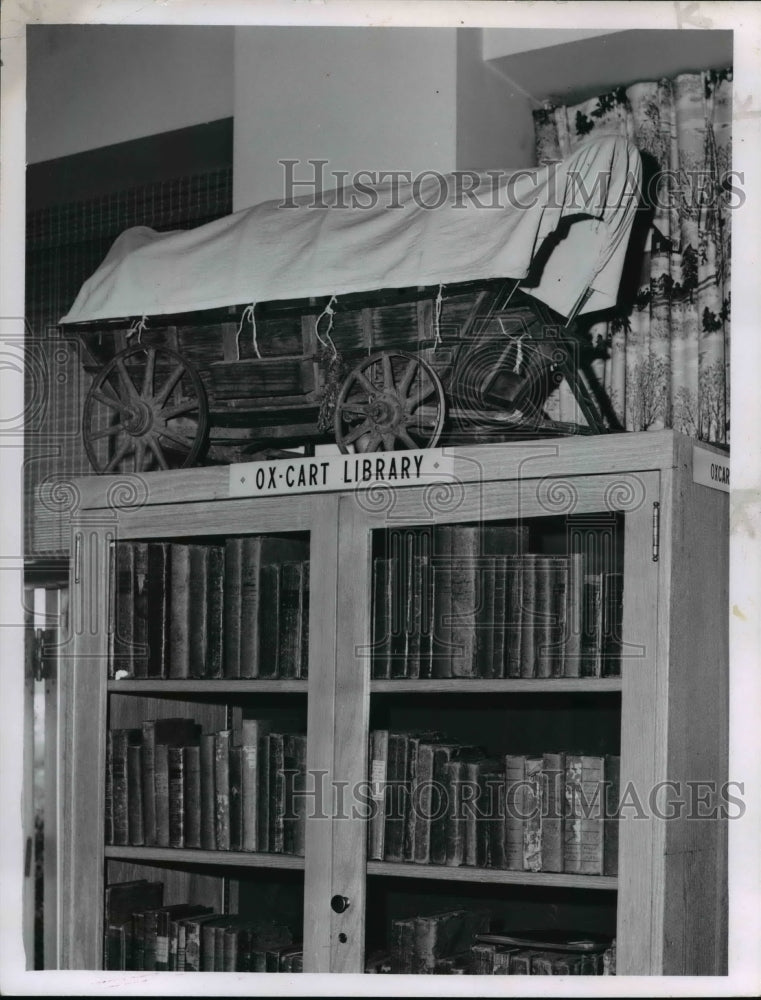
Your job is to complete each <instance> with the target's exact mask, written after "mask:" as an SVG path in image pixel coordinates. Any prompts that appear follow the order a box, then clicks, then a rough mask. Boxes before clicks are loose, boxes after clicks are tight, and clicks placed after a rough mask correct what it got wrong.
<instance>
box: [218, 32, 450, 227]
mask: <svg viewBox="0 0 761 1000" xmlns="http://www.w3.org/2000/svg"><path fill="white" fill-rule="evenodd" d="M456 141H457V135H456V30H455V29H453V28H435V29H433V28H422V29H418V28H315V27H312V28H308V27H255V28H248V27H246V28H236V30H235V141H234V159H233V177H234V205H235V208H236V210H237V209H239V208H244V207H246V206H249V205H253V204H256V203H258V202H260V201H265V200H267V199H270V198H280V197H282V195H283V178H284V172H283V168H282V167H281V166H280V164H279V163H278V160H280V159H285V158H290V159H298V160H301V161H303V163H304V166H303V167H302V168H298V169H296V170H295V172H294V173H295V176H296V177H311V176H312V168H311V167H309V166H308V165H307V163H306V161H307V160H309V159H325V160H329V164H328V166H327V167H326V168H325V170H326V172H327V171H330V170H348V171H350V172H351V173H353V172H354V171H357V170H361V169H367V170H376V171H378V170H410V171H412V172H413V173H417V172H419V171H422V170H440V171H448V170H453V169H454V167H455V165H456ZM335 186H336V184H335V183H331V182H330V180H329V179H328V178H327V177H326V182H325V184H324V187H325V188H326V189H328V188H332V187H335ZM296 193H299V192H298V191H297V192H296ZM302 193H305V192H302Z"/></svg>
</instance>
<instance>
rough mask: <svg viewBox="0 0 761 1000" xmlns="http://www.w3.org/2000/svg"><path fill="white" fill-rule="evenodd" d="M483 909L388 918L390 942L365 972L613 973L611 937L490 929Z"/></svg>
mask: <svg viewBox="0 0 761 1000" xmlns="http://www.w3.org/2000/svg"><path fill="white" fill-rule="evenodd" d="M490 922H491V918H490V914H489V913H488V912H485V911H478V910H467V909H455V910H446V911H444V912H440V913H433V914H430V915H425V916H413V917H406V918H402V919H396V920H392V921H391V935H390V942H389V943H390V947H389V949H388V950H387V951H380V952H376V953H374V954H373V955H372V956H370V958H369V960H368V962H367V963H366V969H365V971H366V972H370V973H396V974H408V975H409V974H412V975H481V976H484V975H486V976H494V975H513V976H516V975H523V976H532V975H544V976H560V975H566V976H567V975H575V976H585V975H591V976H599V975H615V939H612V940H611V939H610V938H603V937H600V936H596V935H591V936H581V937H580V936H579V935H571V934H564V933H563V932H552V931H550V932H546V931H545V932H536V933H530V934H524V935H513V934H494V933H490V932H489V926H490Z"/></svg>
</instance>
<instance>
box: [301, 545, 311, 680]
mask: <svg viewBox="0 0 761 1000" xmlns="http://www.w3.org/2000/svg"><path fill="white" fill-rule="evenodd" d="M299 650H300V652H299V677H308V676H309V560H308V559H305V560H304V562H303V563H302V570H301V635H300V644H299Z"/></svg>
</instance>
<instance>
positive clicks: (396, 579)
mask: <svg viewBox="0 0 761 1000" xmlns="http://www.w3.org/2000/svg"><path fill="white" fill-rule="evenodd" d="M407 537H408V536H407V535H405V532H404V531H390V532H389V551H390V553H391V676H392V677H395V678H402V677H406V676H407V670H408V664H407V641H408V634H407V621H408V615H409V613H410V611H409V608H408V601H409V600H411V598H412V587H411V581H410V580H408V577H407V573H408V568H409V572H410V575H411V573H412V561H411V556H410V555H409V554H408V548H407ZM411 537H412V536H411V535H410V536H409V538H410V539H411Z"/></svg>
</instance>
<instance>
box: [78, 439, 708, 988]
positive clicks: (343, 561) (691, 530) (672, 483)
mask: <svg viewBox="0 0 761 1000" xmlns="http://www.w3.org/2000/svg"><path fill="white" fill-rule="evenodd" d="M697 447H700V448H704V449H705V450H710V449H707V448H706V446H703V445H700V446H698V445H697V444H696V443H694V442H692V441H691V440H689V439H687V438H684V437H681V436H679V435H677V434H674V433H672V432H670V431H663V432H656V433H647V434H627V435H615V436H610V437H596V438H574V439H553V440H542V441H534V442H521V443H510V444H497V445H482V446H478V447H469V448H457V449H451V450H449V449H448V450H446V452H445V453H444V454H446V455H447V456H448V458H449V459H450V460H451V473H452V474H451V477H450V483H449V485H448V486H447V485H446V484H435V483H429V484H427V485H426V484H424V485H405V486H403V487H399V488H396V489H375V490H370V491H359V492H357V491H355V490H354V489H352V488H351V487H347V488H346V489H345V490H336V491H333V492H325V491H323V492H313V493H300V494H293V495H290V496H273V497H266V496H265V497H232V496H231V495H230V482H231V476H232V475H234V474H235V472H236V469H237V468H242V467H236V466H232V467H225V468H207V469H193V470H187V471H176V472H156V473H147V474H143V475H142V476H140V477H129V476H127V477H119V479H117V478H116V477H104V478H92V479H86V480H81V481H79V483H78V488H79V496H80V505H79V508H78V511H77V516H76V520H75V521H74V522H73V524H72V531H73V538H72V542H73V544H72V552H73V553H74V556H73V558H72V572H71V594H72V599H71V608H70V633H71V637H70V639H69V643H68V646H67V648H66V650H65V658H64V670H63V674H64V679H63V688H64V706H65V708H64V713H63V715H62V733H63V736H62V755H61V760H60V788H61V793H62V794H61V803H62V806H61V815H60V859H61V864H60V886H59V900H60V940H61V953H60V966H61V967H62V968H71V969H97V968H101V967H102V965H101V963H102V940H103V889H104V880H105V879H106V878H108V879H109V880H110V881H117V880H120V879H128V878H135V877H143V876H144V875H145V874H146V873H150V874H152V875H158V877H161V878H162V879H163V880H164V882H165V886H166V899H165V901H166V902H175V901H183V900H185V899H187V898H190V897H191V896H192V898H193V900H194V901H198V900H199V899H200V898H201V897H203V898H204V899H208V900H209V902H210V903H211V904H212V905H214V906H215V907H225V908H227V909H228V910H229V911H230V912H236V911H237V910H238V908H239V907H240V908H241V912H242V911H243V909H244V907H245V903H246V900H247V899H251V898H255V899H257V900H259V901H260V902H261V901H262V900H267V899H268V898H275V899H278V900H281V901H282V899H283V898H285V896H286V895H287V893H290V896H288V898H289V899H296V900H297V903H296V904H295V905H297V906H299V907H302V906H303V941H304V971H305V972H360V971H362V970H363V968H364V964H363V963H364V957H365V949H366V947H367V948H368V950H369V948H370V947H371V945H372V943H373V935H377V934H378V928H379V927H382V926H383V924H384V921H385V922H387V921H388V919H389V917H390V916H394V915H395V914H402V915H409V914H410V913H414V912H416V908H417V909H418V910H421V911H422V910H425V911H427V912H433V911H434V909H433V908H435V906H436V905H438V904H442V905H443V904H444V903H445V902H446V904H447V905H449V904H451V903H452V902H460V903H462V902H464V903H467V902H468V901H472V900H476V901H477V902H478V903H479V905H486V906H487V907H490V908H491V909H492V910H493V911H494V912H495V913H500V914H502V915H507V916H508V917H509V916H510V914H513V915H515V914H516V913H518V912H520V913H522V914H523V917H524V919H525V920H526V921H527V922H528V923H529V924H530V925H531V926H533V927H542V926H549V925H550V923H551V922H552V920H556V921H557V920H560V921H562V922H563V924H564V926H567V927H572V928H575V926H578V929H579V930H587V931H589V930H595V929H601V928H602V929H606V930H608V931H609V932H611V933H613V934H615V936H616V938H617V950H618V959H617V960H618V970H617V971H618V974H624V975H625V974H664V975H667V974H674V975H686V974H721V973H723V972H725V971H726V952H727V945H726V822H725V821H724V820H723V819H722V818H720V817H717V816H716V815H713V816H710V815H709V816H708V817H706V815H705V814H706V812H710V809H711V808H712V807H713V806H715V801H714V800H713V799H710V796H709V798H708V799H706V795H708V793H707V792H705V791H704V792H703V793H702V794H703V798H704V803H705V802H709V805H705V804H703V805H700V803H697V802H696V797H697V798H699V797H700V794H701V793H700V792H699V787H702V786H698V785H697V784H696V783H700V782H715V783H717V785H718V787H719V788H721V786H722V784H723V783H724V782H726V780H727V744H728V736H727V703H728V637H727V636H728V626H727V600H728V595H727V587H728V503H727V500H728V497H727V494H726V493H723V492H719V491H717V490H714V489H710V488H708V487H706V486H703V485H699V484H697V483H694V482H693V476H692V463H693V452H694V449H695V448H697ZM340 460H341V459H339V458H338V457H336V458H335V459H331V461H336V462H337V461H340ZM611 512H618V520H617V522H616V523H617V524H619V525H620V527H621V533H622V534H621V538H620V540H619V542H620V545H621V552H622V564H623V580H624V603H623V624H622V640H623V643H624V649H625V653H624V655H623V656H622V670H621V676H620V677H601V678H598V677H589V678H571V677H565V678H563V677H560V678H551V679H520V678H516V679H440V680H436V679H430V680H409V679H399V680H374V679H371V671H370V660H369V657H368V656H367V653H366V650H367V648H368V647H369V645H370V643H371V641H372V634H371V632H372V612H371V601H370V592H371V581H372V560H373V538H374V533H375V532H379V531H382V530H384V529H386V528H388V527H389V526H393V527H398V526H402V527H403V526H419V525H428V524H457V523H481V522H483V523H486V522H490V521H495V520H496V521H506V522H516V521H520V522H521V523H527V524H530V525H531V531H532V532H534V533H535V535H536V537H537V538H538V537H541V535H542V528H543V525H544V524H545V519H546V524H547V525H555V530H557V526H558V525H562V524H563V523H565V519H567V518H568V517H569V516H571V517H575V516H576V515H581V516H587V515H594V514H602V515H605V516H608V517H609V516H610V515H611ZM548 530H549V529H548ZM247 532H250V533H258V534H265V533H283V532H299V533H302V535H303V537H307V536H308V538H309V545H310V550H309V551H310V563H311V568H310V575H311V591H310V607H309V621H310V627H309V676H308V679H306V680H246V681H242V680H195V681H192V680H177V681H169V680H130V679H126V680H108V678H107V646H108V637H107V630H108V609H109V597H108V586H107V579H108V574H107V567H108V559H109V546H110V543H111V542H112V540H113V539H114V538H119V539H143V540H152V539H154V540H155V539H169V538H175V539H176V538H178V537H181V538H183V539H189V538H193V537H194V536H201V537H204V538H208V537H219V536H222V537H225V536H228V535H233V534H234V535H242V534H245V533H247ZM258 705H263V706H265V707H267V706H276V710H277V711H284V712H285V713H286V714H288V713H291V714H294V713H295V715H297V716H298V717H299V718H300V719H302V720H303V721H304V722H305V723H306V731H307V769H308V772H309V773H312V774H313V773H317V772H321V773H322V774H324V776H325V785H324V786H323V787H325V788H328V789H330V788H331V787H333V786H331V784H330V782H336V783H338V784H339V785H340V787H341V788H342V789H344V790H347V789H351V788H354V787H356V785H357V784H358V783H361V782H363V781H364V780H365V779H366V777H367V771H368V736H369V732H370V730H371V728H375V727H378V726H380V727H382V726H385V727H386V728H393V727H395V726H397V727H402V728H409V727H415V726H420V725H423V724H425V725H426V727H427V725H428V721H429V720H433V721H434V722H435V723H436V724H437V725H438V724H439V723H442V724H444V725H447V726H453V727H454V728H455V730H456V731H457V732H458V734H459V735H460V736H462V737H463V738H464V739H465V738H473V736H474V734H475V735H476V736H482V737H483V739H485V740H486V741H487V742H488V741H491V742H492V744H493V745H494V746H495V747H496V749H497V750H499V751H504V749H505V746H506V745H507V744H508V743H509V742H510V738H509V734H510V733H511V732H512V733H515V734H518V735H519V734H521V733H522V734H523V736H524V738H525V739H527V740H529V741H530V740H531V739H533V740H534V743H536V741H537V740H538V741H541V739H542V738H544V740H545V744H546V742H547V740H548V739H549V737H548V736H547V735H546V733H547V732H549V731H552V729H551V727H555V729H556V730H557V731H558V732H559V733H562V734H563V737H562V738H564V739H569V740H574V739H578V740H581V739H583V738H585V737H586V736H589V738H590V739H591V740H592V742H594V743H595V746H598V745H599V746H601V747H603V748H604V749H605V750H606V752H613V753H620V757H621V783H622V788H623V787H627V786H628V787H630V788H632V789H634V791H635V793H636V795H637V796H638V798H639V801H640V803H641V806H642V808H641V809H638V808H636V806H635V807H633V808H632V809H630V810H629V811H628V812H627V811H626V810H625V811H624V813H623V817H622V820H621V823H620V837H619V864H618V874H617V876H592V875H578V874H552V873H548V872H542V871H539V872H520V871H508V870H497V869H489V868H486V869H476V868H470V867H457V868H451V867H450V868H448V867H444V866H433V865H421V864H411V863H410V864H401V863H392V862H387V861H369V862H368V861H367V854H366V843H367V830H366V820H365V819H364V818H362V817H361V816H352V810H351V805H352V800H351V796H350V793H349V792H348V791H346V792H345V801H344V803H343V805H344V810H343V812H342V811H341V810H339V809H336V808H334V809H332V810H326V813H330V818H320V817H318V818H314V819H308V820H307V826H306V850H305V857H304V858H300V857H295V856H288V855H272V854H264V853H259V854H256V853H246V852H209V851H201V850H173V849H170V848H156V847H126V846H124V847H114V846H110V847H106V848H104V846H103V845H104V823H103V815H104V807H103V802H104V780H105V779H104V759H105V747H106V731H107V724H108V723H109V720H110V724H111V725H118V726H129V725H134V724H139V721H140V720H141V719H146V718H152V717H156V716H159V715H162V714H164V715H190V714H193V715H194V717H195V718H196V719H197V720H198V721H201V722H202V723H203V724H204V725H205V726H206V727H211V728H214V727H216V728H220V727H224V726H225V725H229V723H230V719H231V718H234V717H235V713H240V712H241V711H243V712H245V711H247V710H249V709H251V707H252V706H254V707H255V706H258ZM548 727H550V728H549V729H548ZM558 727H559V728H558ZM531 734H534V735H533V736H532V735H531ZM536 734H538V735H536ZM518 735H516V739H518ZM595 741H596V742H595ZM510 752H515V751H510ZM666 782H671V783H672V784H670V785H666V784H664V783H666ZM673 783H676V784H673ZM690 783H692V784H690ZM690 795H692V797H693V806H694V808H693V810H692V815H688V813H689V812H690V810H689V809H687V808H686V807H683V808H682V811H681V813H680V811H679V809H678V808H677V806H676V805H674V803H675V802H676V801H677V799H680V800H685V801H687V803H688V804H689V798H690ZM658 796H660V798H658ZM709 800H710V801H709ZM653 802H655V803H657V804H659V805H660V806H661V813H663V810H664V809H665V808H668V803H669V802H671V803H672V812H675V813H676V815H675V816H674V818H669V819H664V818H659V816H658V815H655V814H654V811H653V805H652V804H653ZM696 809H697V811H698V818H695V815H694V814H695V810H696ZM635 814H638V815H635ZM336 895H339V896H345V897H346V898H347V899H348V901H349V905H348V907H346V908H345V909H344V911H343V912H340V913H338V912H334V910H333V909H332V907H331V899H332V898H333V897H334V896H336ZM549 914H554V917H552V918H551V917H550V916H549Z"/></svg>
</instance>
